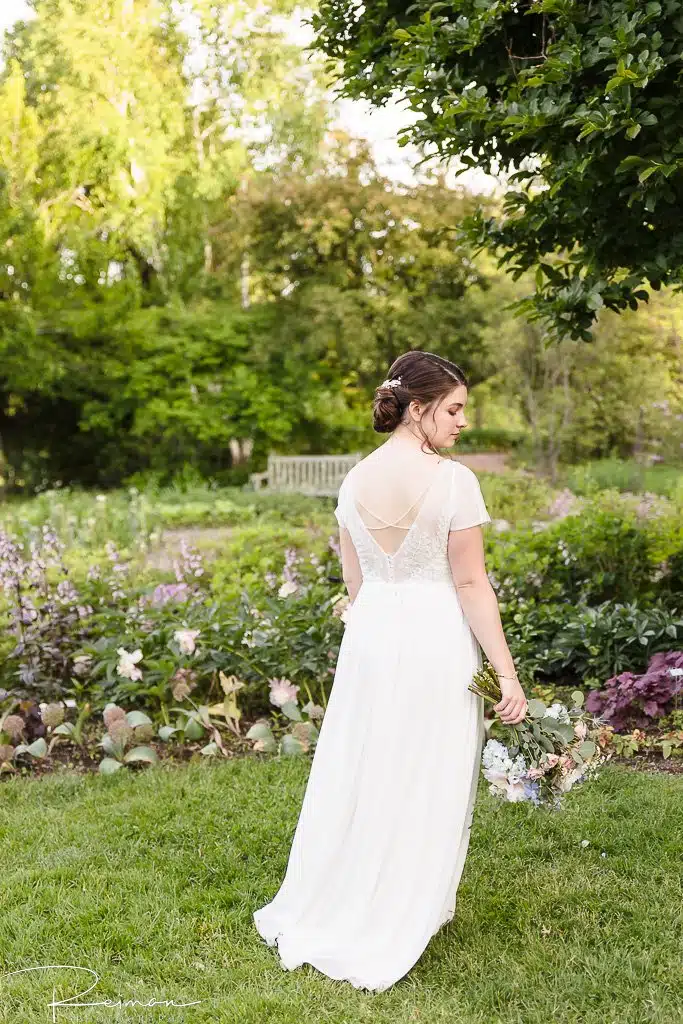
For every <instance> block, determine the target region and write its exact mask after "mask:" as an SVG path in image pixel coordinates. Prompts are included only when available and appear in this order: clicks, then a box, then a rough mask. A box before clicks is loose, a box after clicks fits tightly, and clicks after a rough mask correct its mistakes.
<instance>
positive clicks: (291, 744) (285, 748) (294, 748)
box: [281, 733, 305, 757]
mask: <svg viewBox="0 0 683 1024" xmlns="http://www.w3.org/2000/svg"><path fill="white" fill-rule="evenodd" d="M281 748H282V753H283V754H287V755H288V756H295V757H298V756H299V755H301V754H304V753H305V750H304V747H303V744H302V743H299V741H298V739H297V738H296V737H295V736H290V734H289V733H285V735H284V736H283V737H282V743H281Z"/></svg>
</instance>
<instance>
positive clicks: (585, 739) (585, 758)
mask: <svg viewBox="0 0 683 1024" xmlns="http://www.w3.org/2000/svg"><path fill="white" fill-rule="evenodd" d="M469 689H470V690H472V692H473V693H476V694H478V695H479V696H480V697H483V699H484V700H485V701H488V702H489V703H491V704H497V703H498V702H499V701H500V700H501V699H502V692H501V688H500V683H499V681H498V676H497V674H496V672H495V671H494V669H493V668H492V667H491V666H490V665H486V666H485V667H484V668H481V669H479V670H478V671H477V672H476V673H475V675H474V677H473V680H472V683H471V685H470V687H469ZM571 699H572V707H571V708H568V707H567V706H566V705H565V704H561V703H559V702H557V703H555V704H551V705H550V707H547V706H546V705H545V704H544V703H543V701H542V700H535V699H533V700H530V701H529V702H528V712H527V717H526V718H525V719H524V720H523V721H522V722H519V723H518V724H517V725H506V726H505V728H506V729H509V730H510V734H511V739H510V742H508V743H507V745H506V744H504V743H500V742H499V741H498V740H494V739H490V740H488V741H487V743H486V744H485V745H484V750H483V753H482V773H483V775H484V778H486V779H487V780H488V782H489V791H490V792H491V793H492V794H493V795H494V796H497V797H500V798H502V799H505V800H508V801H511V802H518V801H521V800H529V801H531V803H533V804H535V805H536V806H537V807H538V806H541V805H549V806H551V807H553V808H554V809H556V810H558V809H559V808H561V807H562V804H563V796H564V794H565V793H568V792H569V790H570V789H571V788H572V786H574V785H576V783H578V782H585V781H587V780H588V779H590V778H594V777H595V776H596V774H597V770H598V768H599V766H600V765H602V764H603V763H604V762H605V761H607V760H608V759H609V758H610V757H611V756H612V755H611V754H608V753H605V752H603V751H602V750H601V749H600V748H599V746H598V744H597V742H596V737H597V734H598V732H599V729H600V726H601V725H602V722H601V720H600V719H599V718H596V717H595V716H593V715H590V714H589V713H587V712H586V711H584V709H583V700H584V698H583V693H581V691H580V690H575V691H574V692H573V693H572V695H571Z"/></svg>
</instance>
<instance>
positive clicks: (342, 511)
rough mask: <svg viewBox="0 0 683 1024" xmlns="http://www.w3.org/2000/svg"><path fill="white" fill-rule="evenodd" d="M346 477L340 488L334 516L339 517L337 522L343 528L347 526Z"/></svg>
mask: <svg viewBox="0 0 683 1024" xmlns="http://www.w3.org/2000/svg"><path fill="white" fill-rule="evenodd" d="M345 484H346V477H344V479H343V480H342V482H341V487H340V488H339V494H338V495H337V507H336V508H335V510H334V514H335V516H336V517H337V522H338V523H339V525H340V526H341V527H345V526H346V501H345V498H346V487H345Z"/></svg>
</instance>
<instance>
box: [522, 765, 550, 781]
mask: <svg viewBox="0 0 683 1024" xmlns="http://www.w3.org/2000/svg"><path fill="white" fill-rule="evenodd" d="M547 767H548V766H547V765H539V766H538V768H530V769H529V771H528V772H527V775H528V776H529V778H530V779H540V778H541V776H542V775H545V773H546V770H547Z"/></svg>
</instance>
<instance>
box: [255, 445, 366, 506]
mask: <svg viewBox="0 0 683 1024" xmlns="http://www.w3.org/2000/svg"><path fill="white" fill-rule="evenodd" d="M362 457H363V456H362V455H361V453H360V452H353V453H352V454H350V455H269V456H268V489H269V490H274V491H298V492H302V493H305V494H328V495H333V496H335V495H336V494H337V493H338V491H339V485H340V484H341V482H342V480H343V479H344V477H345V476H346V474H347V473H348V471H349V470H350V469H351V467H352V466H355V464H356V463H357V462H359V461H360V459H361V458H362Z"/></svg>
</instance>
